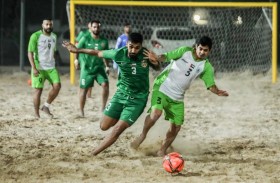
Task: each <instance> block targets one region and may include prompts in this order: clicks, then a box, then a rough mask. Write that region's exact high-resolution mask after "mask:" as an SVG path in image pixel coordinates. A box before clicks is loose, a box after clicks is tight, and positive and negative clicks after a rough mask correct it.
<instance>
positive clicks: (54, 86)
mask: <svg viewBox="0 0 280 183" xmlns="http://www.w3.org/2000/svg"><path fill="white" fill-rule="evenodd" d="M60 88H61V84H60V83H58V84H54V85H53V89H54V90H56V91H59V90H60Z"/></svg>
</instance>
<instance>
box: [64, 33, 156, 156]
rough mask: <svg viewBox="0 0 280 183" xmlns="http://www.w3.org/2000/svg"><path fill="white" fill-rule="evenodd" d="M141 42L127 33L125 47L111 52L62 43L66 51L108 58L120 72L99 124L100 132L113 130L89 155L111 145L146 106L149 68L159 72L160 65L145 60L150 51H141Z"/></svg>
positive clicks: (143, 49) (138, 38) (137, 37)
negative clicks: (115, 64)
mask: <svg viewBox="0 0 280 183" xmlns="http://www.w3.org/2000/svg"><path fill="white" fill-rule="evenodd" d="M142 42H143V37H142V35H141V34H140V33H131V34H130V35H129V38H128V42H127V45H126V46H125V47H122V48H120V49H114V50H106V51H98V50H93V49H77V48H76V47H75V46H74V45H73V44H71V43H69V42H64V44H63V46H64V47H66V48H67V49H68V50H69V51H70V52H74V53H77V52H80V53H86V54H91V55H97V56H98V57H101V58H107V59H112V60H114V61H115V62H116V63H117V64H118V66H119V69H120V74H121V77H120V79H119V80H118V83H117V91H116V93H115V94H114V96H113V98H112V99H111V101H110V102H109V104H108V105H107V106H106V108H105V110H104V115H103V118H102V120H101V122H100V128H101V129H102V130H108V129H109V128H110V127H113V130H112V132H111V133H110V134H109V135H108V136H107V137H106V138H105V139H104V140H103V141H102V142H101V144H100V145H99V146H98V147H97V148H96V149H94V150H93V152H92V154H93V155H97V154H99V153H100V152H101V151H103V150H104V149H106V148H108V147H109V146H111V145H112V144H113V143H114V142H115V141H116V140H117V139H118V137H119V136H120V135H121V134H122V132H123V131H124V130H125V129H127V128H128V127H130V126H131V125H132V124H133V123H134V122H135V121H136V120H137V119H138V117H139V116H140V115H141V114H142V112H143V110H144V108H145V106H146V103H147V100H148V95H149V66H151V67H152V68H154V69H159V68H160V65H159V63H158V62H157V61H153V60H150V59H149V58H150V56H151V55H152V52H150V51H149V50H147V49H145V48H143V47H142Z"/></svg>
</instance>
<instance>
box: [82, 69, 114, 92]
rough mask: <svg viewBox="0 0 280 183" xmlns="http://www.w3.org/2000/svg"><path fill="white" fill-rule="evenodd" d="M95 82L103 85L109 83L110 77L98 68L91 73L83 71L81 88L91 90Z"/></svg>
mask: <svg viewBox="0 0 280 183" xmlns="http://www.w3.org/2000/svg"><path fill="white" fill-rule="evenodd" d="M94 80H96V82H97V83H98V84H99V85H101V84H102V83H108V82H109V80H108V76H107V74H106V71H105V69H104V68H102V67H98V68H96V69H95V70H94V72H89V71H87V70H84V69H82V70H81V74H80V88H90V87H93V85H94Z"/></svg>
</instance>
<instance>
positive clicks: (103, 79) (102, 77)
mask: <svg viewBox="0 0 280 183" xmlns="http://www.w3.org/2000/svg"><path fill="white" fill-rule="evenodd" d="M96 81H97V83H98V84H100V85H101V87H102V106H101V111H104V109H105V106H106V103H107V100H108V97H109V79H108V76H107V74H106V71H105V69H103V68H102V69H100V71H99V72H98V74H97V76H96Z"/></svg>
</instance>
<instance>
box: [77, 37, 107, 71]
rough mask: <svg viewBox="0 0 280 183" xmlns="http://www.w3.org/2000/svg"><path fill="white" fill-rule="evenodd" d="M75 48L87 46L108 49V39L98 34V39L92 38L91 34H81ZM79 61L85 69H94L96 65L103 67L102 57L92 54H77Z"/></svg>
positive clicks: (95, 48) (88, 47)
mask: <svg viewBox="0 0 280 183" xmlns="http://www.w3.org/2000/svg"><path fill="white" fill-rule="evenodd" d="M77 48H87V49H94V50H107V49H109V44H108V40H107V39H105V38H104V37H102V36H100V37H99V38H98V39H94V38H93V37H92V36H91V34H88V35H87V36H83V37H82V38H81V40H80V41H79V43H78V46H77ZM79 61H80V62H84V68H83V69H85V70H87V71H89V72H90V71H93V70H96V68H97V67H103V68H104V63H103V59H102V58H99V57H97V56H92V55H89V54H83V53H80V54H79Z"/></svg>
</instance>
